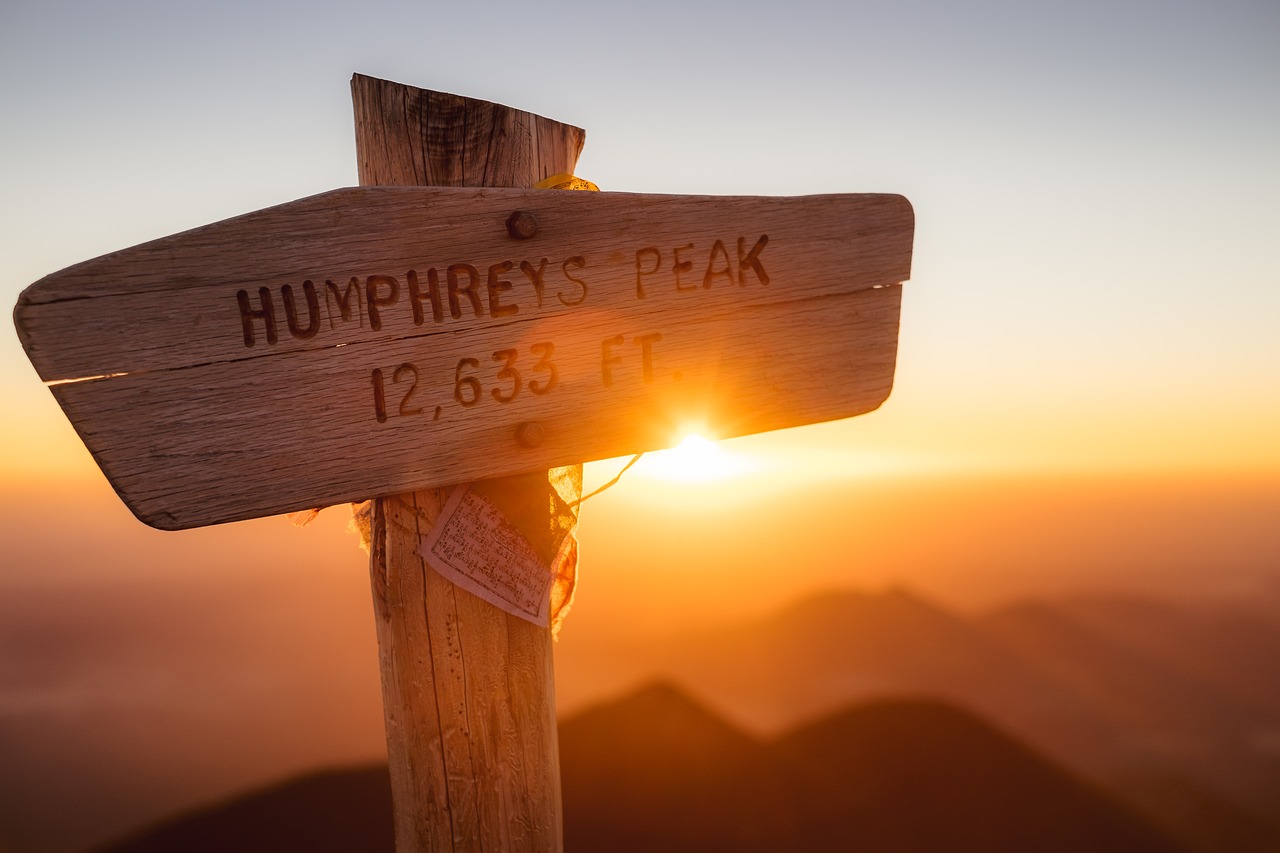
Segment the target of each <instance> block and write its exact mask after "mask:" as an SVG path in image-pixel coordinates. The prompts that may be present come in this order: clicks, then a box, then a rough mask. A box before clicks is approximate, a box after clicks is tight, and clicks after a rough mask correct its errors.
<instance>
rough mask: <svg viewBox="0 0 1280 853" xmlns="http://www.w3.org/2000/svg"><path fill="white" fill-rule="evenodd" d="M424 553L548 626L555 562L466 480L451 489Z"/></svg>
mask: <svg viewBox="0 0 1280 853" xmlns="http://www.w3.org/2000/svg"><path fill="white" fill-rule="evenodd" d="M418 553H420V554H421V555H422V556H423V557H424V558H425V559H426V561H427V563H428V564H429V565H430V566H431V567H432V568H433V569H435V570H436V571H438V572H439V573H440V574H442V575H444V576H445V577H446V578H448V579H449V580H451V581H453V582H454V583H455V584H457V585H458V586H460V587H462V588H463V589H465V590H467V591H468V592H472V593H474V594H475V595H478V596H480V597H481V598H483V599H484V600H485V601H487V602H489V603H490V604H492V605H494V606H495V607H499V608H501V609H502V610H505V611H506V612H507V613H510V614H512V615H514V616H519V617H520V618H522V619H527V620H529V621H530V622H533V623H534V624H537V625H542V626H546V624H547V611H548V609H549V606H550V600H551V596H550V587H551V582H552V580H553V579H554V577H555V575H554V572H553V571H552V567H551V566H548V565H546V564H545V563H544V562H543V561H542V560H540V559H539V558H538V555H537V554H536V553H534V550H533V547H532V546H531V545H529V543H528V541H527V540H526V539H525V538H524V536H522V535H521V534H520V531H518V530H516V529H515V527H514V526H512V524H511V523H510V522H509V521H507V519H506V517H505V516H503V514H502V513H501V512H500V511H499V510H498V508H497V507H495V506H494V505H493V504H492V503H490V502H489V501H488V500H487V499H486V498H484V497H483V496H481V495H478V494H476V493H475V492H473V491H471V490H470V489H469V488H467V487H466V486H465V485H464V486H457V487H456V488H454V490H453V492H452V494H450V495H449V499H448V500H447V501H445V505H444V509H443V510H442V511H441V513H440V518H439V519H438V520H437V521H436V524H435V526H434V527H433V528H432V529H431V532H430V533H428V534H427V535H426V536H424V537H422V547H421V548H419V550H418Z"/></svg>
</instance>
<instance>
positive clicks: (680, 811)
mask: <svg viewBox="0 0 1280 853" xmlns="http://www.w3.org/2000/svg"><path fill="white" fill-rule="evenodd" d="M560 746H561V755H562V768H563V780H564V804H565V847H566V849H567V850H568V851H570V853H574V851H577V853H590V851H611V853H628V851H664V853H682V851H699V853H702V851H709V850H712V851H719V850H723V851H770V852H771V853H782V852H783V851H797V852H798V851H832V850H852V849H874V850H878V851H939V850H948V851H969V850H972V851H986V852H987V853H999V851H1026V850H1037V851H1057V850H1061V851H1078V850H1089V851H1125V853H1143V851H1151V853H1157V851H1159V853H1166V851H1175V850H1177V849H1179V848H1177V847H1176V846H1175V845H1174V844H1173V843H1171V842H1170V841H1168V840H1167V839H1165V838H1164V837H1163V836H1161V835H1160V834H1159V832H1157V831H1156V830H1154V829H1153V828H1151V827H1150V826H1149V825H1147V824H1146V823H1144V822H1143V821H1142V820H1141V819H1139V818H1137V817H1135V816H1133V815H1132V814H1130V813H1129V812H1127V811H1126V810H1125V809H1124V808H1123V807H1122V806H1120V805H1118V804H1117V803H1116V802H1115V801H1113V800H1111V799H1110V798H1109V797H1108V796H1107V795H1105V794H1103V793H1102V792H1100V791H1098V790H1096V789H1094V788H1092V787H1090V786H1089V785H1088V784H1086V783H1084V782H1081V781H1079V780H1078V779H1076V778H1075V777H1073V776H1071V775H1070V774H1068V773H1066V772H1065V771H1063V770H1061V769H1060V768H1058V767H1056V766H1055V765H1053V764H1051V763H1050V762H1048V761H1047V760H1045V759H1043V758H1041V757H1040V756H1038V755H1036V754H1035V753H1033V752H1031V751H1030V750H1028V749H1026V748H1025V747H1023V746H1022V745H1021V744H1019V743H1017V742H1016V741H1014V740H1012V739H1011V738H1009V737H1007V736H1005V735H1004V734H1002V733H1000V732H999V731H997V730H996V729H994V728H992V727H991V726H989V725H987V724H986V723H984V722H982V721H981V720H978V719H977V718H975V717H973V716H971V715H969V714H967V713H965V712H963V711H960V710H958V709H956V708H954V707H952V706H949V705H946V704H942V703H937V702H928V701H909V700H903V701H883V702H877V703H873V704H869V705H866V706H861V707H856V708H853V709H850V710H847V711H844V712H841V713H838V714H835V715H833V716H830V717H826V718H824V719H822V720H820V721H818V722H815V723H812V724H810V725H806V726H804V727H801V728H799V729H796V730H794V731H792V732H790V733H788V734H785V735H783V736H782V737H780V738H778V739H776V740H773V741H769V742H765V741H761V740H757V739H755V738H752V737H750V736H748V735H746V734H743V733H742V732H740V731H738V730H737V729H735V728H734V727H732V726H731V725H729V724H728V723H726V722H724V721H723V720H721V719H720V718H718V717H717V716H715V715H714V714H711V713H710V712H708V711H706V710H705V709H704V708H702V707H701V706H699V705H698V704H697V703H695V702H694V701H693V700H691V699H690V698H689V697H688V696H687V695H686V694H684V693H682V692H681V691H679V690H677V689H675V688H673V687H670V686H667V685H662V684H659V685H654V686H650V687H647V688H645V689H642V690H640V691H639V692H637V693H635V694H633V695H630V696H628V697H626V698H624V699H621V700H619V701H617V702H613V703H610V704H607V705H602V706H599V707H597V708H594V709H591V710H589V711H586V712H584V713H582V714H579V715H578V716H576V717H574V718H572V719H570V720H567V721H565V722H564V723H563V724H562V725H561V728H560ZM230 850H235V851H239V852H240V853H255V851H268V850H269V851H276V853H279V851H294V850H296V851H308V853H328V851H335V853H336V851H352V850H360V851H388V852H389V851H392V850H393V844H392V837H391V829H390V794H389V783H388V780H387V775H386V769H385V768H383V767H375V768H358V769H351V770H341V771H332V772H327V773H322V774H317V775H314V776H308V777H305V778H302V779H298V780H294V781H291V782H288V783H286V784H284V785H281V786H278V787H275V788H271V789H268V790H263V791H257V792H253V793H250V794H248V795H246V796H244V797H242V798H239V799H237V800H234V801H232V802H228V803H225V804H222V805H219V806H214V807H211V808H209V809H205V810H203V811H200V812H196V813H192V814H189V815H186V816H183V817H180V818H177V819H175V820H174V821H172V822H170V823H167V824H165V825H163V826H160V827H158V828H154V829H151V830H148V831H146V832H144V833H142V834H140V835H137V836H135V837H134V838H132V839H130V840H128V841H125V842H122V843H118V844H115V845H113V846H110V847H107V848H104V849H103V853H170V851H173V853H176V852H177V851H183V853H206V851H230Z"/></svg>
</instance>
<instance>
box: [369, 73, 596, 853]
mask: <svg viewBox="0 0 1280 853" xmlns="http://www.w3.org/2000/svg"><path fill="white" fill-rule="evenodd" d="M351 91H352V99H353V102H354V107H355V125H356V153H357V156H358V158H359V169H360V172H359V174H360V183H361V184H362V185H366V186H367V185H400V186H404V185H421V186H428V185H437V186H468V187H509V188H520V187H530V186H532V185H533V184H535V183H537V182H538V181H540V180H543V179H545V178H547V177H550V176H552V175H555V174H559V173H562V172H572V171H573V168H574V165H575V163H576V162H577V158H578V154H579V153H580V151H581V150H582V144H583V140H584V137H585V134H584V132H583V131H582V130H580V129H579V128H576V127H571V126H568V125H564V124H560V123H558V122H555V121H551V120H549V119H545V118H542V117H540V116H535V115H532V114H530V113H527V112H522V111H519V110H514V109H510V108H508V107H504V106H500V105H498V104H492V103H488V102H485V101H477V100H472V99H469V98H462V97H457V96H454V95H446V94H441V93H438V92H430V91H425V90H422V89H416V88H413V87H410V86H404V85H400V84H396V83H390V82H387V81H383V80H376V79H373V78H370V77H364V76H360V75H356V76H355V77H354V78H353V79H352V81H351ZM370 450H371V452H377V450H376V447H373V448H370ZM502 488H503V490H504V491H505V492H506V497H507V498H508V499H509V500H510V501H519V502H521V503H523V504H524V505H525V506H528V507H535V508H541V507H547V506H549V505H550V504H551V501H550V500H549V493H550V492H551V488H552V487H551V486H550V484H549V483H548V479H547V477H546V476H545V475H542V476H533V477H513V478H509V479H508V480H507V481H504V483H503V485H502ZM446 494H447V492H446V491H445V490H427V491H419V492H413V493H410V494H402V495H396V496H393V497H386V498H381V499H378V500H376V501H375V502H374V506H373V511H372V519H371V528H372V530H371V533H372V535H371V548H370V572H371V581H372V585H373V591H374V604H375V608H376V616H377V627H378V648H379V658H380V663H381V668H382V696H383V704H384V712H385V716H386V726H387V754H388V759H389V763H390V767H391V788H392V796H393V800H394V804H395V831H396V849H397V850H398V851H400V853H410V852H411V851H413V853H417V851H453V852H454V853H461V851H480V850H484V851H530V853H534V852H535V851H536V853H544V851H559V850H561V849H562V848H563V833H562V818H561V798H560V760H559V752H558V744H557V739H556V719H555V685H554V676H553V671H552V654H551V634H550V631H549V629H547V628H541V627H538V626H536V625H533V624H532V623H530V622H527V621H525V620H523V619H520V618H517V617H515V616H510V615H508V614H506V613H505V612H503V611H501V610H499V609H498V608H496V607H494V606H493V605H491V604H489V603H487V602H485V601H483V600H481V599H479V598H477V597H475V596H474V595H472V594H471V593H469V592H467V591H466V590H463V589H461V588H459V587H456V586H455V585H453V584H452V583H450V582H449V581H448V580H446V579H445V578H443V577H442V576H440V574H438V573H437V572H435V571H433V570H432V569H430V568H429V567H428V566H427V565H426V563H425V561H424V560H423V558H422V557H421V556H420V555H419V553H418V548H419V543H420V536H421V535H422V534H425V533H426V532H427V531H428V530H429V529H430V528H431V525H432V523H433V522H434V521H435V519H436V517H437V516H438V514H439V512H440V509H441V506H442V505H443V503H444V499H445V496H446ZM535 535H536V534H535Z"/></svg>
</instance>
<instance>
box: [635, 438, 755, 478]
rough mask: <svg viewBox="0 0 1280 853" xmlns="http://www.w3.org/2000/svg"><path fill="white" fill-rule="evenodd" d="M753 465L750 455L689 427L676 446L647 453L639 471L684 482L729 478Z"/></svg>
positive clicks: (747, 471)
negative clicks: (723, 444) (732, 448)
mask: <svg viewBox="0 0 1280 853" xmlns="http://www.w3.org/2000/svg"><path fill="white" fill-rule="evenodd" d="M753 469H754V466H753V465H752V463H751V461H750V460H749V459H748V458H747V457H745V456H743V455H742V454H739V453H734V452H732V451H730V450H727V449H725V448H724V446H722V445H721V444H720V443H719V442H718V441H715V440H713V439H710V438H707V437H706V436H705V435H703V434H702V433H701V432H698V431H696V430H686V431H685V433H684V438H682V439H681V440H680V443H679V444H677V445H676V446H675V447H672V448H671V449H669V450H657V451H653V452H651V453H647V454H645V456H644V458H643V459H641V460H640V462H639V463H638V464H637V465H636V473H638V474H641V475H643V476H646V477H653V478H655V479H662V480H676V481H679V482H684V483H710V482H715V481H719V480H727V479H730V478H733V477H737V476H740V475H742V474H746V473H749V472H750V471H752V470H753Z"/></svg>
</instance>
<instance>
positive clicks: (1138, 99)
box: [0, 0, 1280, 840]
mask: <svg viewBox="0 0 1280 853" xmlns="http://www.w3.org/2000/svg"><path fill="white" fill-rule="evenodd" d="M1277 44H1280V7H1277V6H1276V4H1275V3H1273V2H1270V0H1220V2H1214V3H1207V2H1200V3H1195V2H1181V0H1174V2H1167V1H1166V0H1162V2H1155V0H1150V2H1147V0H1119V2H1116V0H1107V2H1102V0H1081V2H1075V3H1052V4H1050V3H1040V2H1016V3H1015V2H997V0H980V2H972V3H967V4H951V3H942V2H936V0H908V1H907V2H894V3H869V2H843V3H829V2H828V3H819V2H805V0H797V2H789V3H779V4H761V3H755V2H747V3H727V2H696V0H684V2H679V3H675V2H665V1H663V0H660V2H646V3H629V4H618V3H606V2H581V3H569V2H548V3H543V4H527V3H513V2H512V3H508V2H496V3H487V4H463V3H450V4H433V3H426V2H420V3H407V2H405V3H400V2H368V3H362V4H339V3H336V2H328V1H327V0H326V2H312V3H301V2H269V0H253V2H242V0H226V2H221V3H182V2H172V0H169V2H163V3H162V2H150V1H147V2H140V1H139V0H121V2H115V3H110V4H103V3H88V2H62V1H61V0H41V2H27V0H10V2H7V3H5V4H4V5H3V7H0V117H2V118H0V188H2V189H0V296H3V298H4V299H5V300H7V303H8V304H10V305H12V304H14V302H16V300H17V297H18V294H19V293H20V292H21V290H22V288H24V287H25V286H27V285H28V284H30V283H32V282H34V281H36V280H37V279H39V278H41V277H42V276H44V275H46V274H48V273H51V272H54V271H56V270H58V269H61V268H63V267H66V266H68V265H70V264H73V263H76V262H78V261H81V260H85V259H88V258H92V257H96V256H98V255H102V254H105V253H107V252H110V251H113V250H116V249H120V248H123V247H126V246H131V245H134V244H137V243H140V242H143V241H146V240H150V239H153V238H157V237H161V236H165V235H168V234H173V233H177V232H179V231H182V230H185V229H188V228H191V227H195V226H198V225H202V224H205V223H209V222H214V221H217V220H220V219H224V218H227V217H231V216H235V215H237V214H240V213H244V212H248V211H251V210H255V209H259V208H262V207H265V206H269V205H273V204H278V203H282V202H286V201H290V200H293V199H296V198H301V197H304V196H308V195H312V194H315V193H317V192H321V191H324V190H328V189H332V188H335V187H341V186H351V185H354V184H356V183H357V179H356V163H355V153H354V140H353V132H352V117H351V103H350V94H349V87H348V82H349V80H350V78H351V75H352V74H353V73H362V74H367V75H371V76H375V77H383V78H387V79H392V80H397V81H399V82H404V83H409V84H412V85H416V86H420V87H423V88H430V89H436V90H440V91H446V92H453V93H457V94H462V95H467V96H471V97H476V98H482V99H486V100H491V101H497V102H500V103H504V104H508V105H510V106H514V107H518V108H520V109H524V110H529V111H532V112H536V113H540V114H542V115H546V116H549V117H552V118H555V119H558V120H561V121H564V122H567V123H570V124H575V125H578V126H580V127H583V128H585V129H586V130H587V143H586V147H585V150H584V152H583V155H582V158H581V159H580V161H579V166H578V169H577V172H578V174H579V175H581V176H582V177H585V178H587V179H589V180H591V181H593V182H595V183H596V184H598V185H599V186H600V187H601V188H602V189H604V190H606V191H607V190H618V191H628V192H647V193H707V194H725V195H806V194H813V193H828V192H896V193H902V194H904V195H906V196H907V197H908V198H909V199H910V200H911V202H912V204H913V206H914V209H915V213H916V235H915V251H914V263H913V272H912V276H911V280H910V281H909V282H908V283H907V284H906V285H905V288H904V301H903V310H902V325H901V338H900V343H899V355H898V367H897V377H896V381H895V387H894V391H893V394H892V396H891V397H890V398H889V400H888V401H887V402H886V403H885V404H884V406H883V407H882V408H881V409H880V410H879V411H877V412H874V413H871V414H869V415H866V416H863V417H860V418H856V419H852V420H849V421H841V422H836V423H829V424H823V425H817V426H811V427H804V428H800V429H794V430H786V431H783V432H780V433H776V434H770V435H763V436H755V437H749V438H743V439H736V440H734V441H731V442H725V443H724V444H723V445H722V447H721V450H722V452H723V453H724V454H726V455H728V456H729V457H730V458H732V459H733V460H735V462H734V464H733V465H732V466H731V468H732V471H730V472H729V473H727V474H724V475H722V476H721V477H719V478H712V479H711V480H709V481H708V482H702V483H694V484H690V483H685V482H681V481H679V480H677V479H674V478H672V477H671V476H670V475H669V474H664V473H663V470H662V466H661V464H660V460H658V461H655V460H652V459H648V460H646V461H644V462H642V463H641V464H640V465H637V466H636V468H634V469H632V471H630V472H628V473H627V475H626V476H624V478H623V480H622V482H621V483H620V484H619V485H618V486H616V487H614V488H613V489H611V490H610V491H608V492H606V493H604V494H602V495H601V496H599V497H597V498H594V499H592V501H591V502H589V503H588V504H587V505H585V507H584V513H583V525H582V528H581V537H582V541H583V551H582V553H583V572H584V574H583V586H582V589H581V594H580V596H579V600H578V603H577V605H576V606H575V612H574V614H573V616H572V617H571V620H570V622H569V623H568V626H567V628H566V630H567V631H572V630H574V624H575V620H576V622H577V624H578V625H579V626H580V628H579V630H580V631H581V632H582V633H583V634H585V635H591V632H592V631H599V630H604V629H605V627H607V626H610V625H612V626H614V627H615V628H618V629H619V630H623V629H626V630H633V631H636V632H643V631H647V630H652V631H661V630H674V629H677V628H679V627H681V626H687V625H689V624H692V623H696V622H698V621H706V620H715V619H727V618H730V617H733V616H735V615H739V614H742V613H745V612H759V611H763V610H766V609H768V608H769V607H770V606H772V605H773V604H775V603H781V602H782V601H784V600H786V599H788V598H789V597H794V596H795V595H799V594H803V593H804V592H805V591H806V590H809V589H813V588H818V587H822V586H830V585H855V586H856V585H863V584H871V585H875V584H885V583H899V582H905V583H909V584H912V585H914V586H917V587H921V588H924V589H926V590H927V591H929V592H930V594H933V595H937V596H939V597H941V598H943V599H945V600H947V601H949V602H953V603H956V604H959V605H964V606H981V605H985V604H989V603H991V602H993V601H996V600H999V599H1001V598H1007V597H1010V596H1015V595H1023V594H1047V593H1056V592H1061V591H1069V590H1071V589H1080V588H1086V587H1091V586H1099V585H1106V584H1108V583H1120V582H1121V581H1123V582H1125V583H1129V582H1132V583H1133V584H1135V585H1138V586H1141V587H1143V588H1150V589H1154V588H1165V589H1184V590H1186V591H1187V592H1189V593H1196V594H1202V593H1204V592H1205V591H1206V590H1208V589H1210V588H1212V587H1213V586H1214V585H1217V586H1218V587H1222V588H1230V587H1232V586H1233V585H1236V586H1239V587H1241V588H1247V587H1248V585H1249V583H1252V582H1254V581H1255V580H1256V579H1257V578H1259V577H1262V576H1264V575H1266V574H1267V573H1268V572H1271V573H1274V571H1275V570H1276V568H1277V567H1280V532H1277V529H1276V528H1277V524H1276V518H1277V517H1280V440H1277V436H1280V258H1278V257H1277V251H1276V249H1277V245H1280V244H1278V243H1277V238H1276V235H1277V234H1278V233H1280V205H1277V203H1276V198H1277V197H1280V157H1277V154H1276V152H1277V151H1280V110H1277V109H1275V105H1276V103H1277V97H1278V95H1280V51H1277V50H1276V49H1275V46H1276V45H1277ZM0 398H2V399H3V400H4V401H5V403H4V413H5V416H4V418H3V419H0V490H2V495H0V497H2V499H3V504H4V511H3V514H0V542H3V543H4V547H3V548H0V553H2V554H3V556H0V596H3V595H5V594H6V593H5V590H6V589H7V590H11V591H12V590H25V591H30V590H32V589H44V588H48V589H55V588H59V589H70V588H73V587H77V588H92V589H99V588H124V587H128V588H130V589H137V590H139V593H138V594H139V595H146V594H147V593H146V592H144V591H145V590H148V589H151V590H160V589H165V590H172V589H175V588H176V587H177V585H178V584H180V583H183V582H186V581H184V580H183V579H191V582H193V583H194V582H196V581H197V580H198V581H199V582H200V583H212V584H216V585H218V588H219V589H221V590H223V591H224V592H226V591H228V590H232V591H234V590H236V589H243V590H244V591H245V595H252V594H254V591H255V590H258V591H260V590H261V589H262V588H263V587H262V585H263V584H265V583H267V582H268V581H267V580H265V579H264V578H268V577H279V578H286V577H287V578H295V577H297V576H298V573H299V572H301V571H302V569H299V568H298V567H290V568H288V569H282V568H280V565H281V563H282V562H283V561H288V560H289V559H290V557H289V555H290V554H292V553H295V552H296V553H297V554H298V555H299V556H298V558H297V559H298V560H299V562H300V563H302V564H304V565H305V564H306V563H307V561H312V562H311V565H312V567H314V568H316V571H317V573H318V574H317V576H318V577H325V578H329V579H330V580H333V578H335V577H338V576H339V575H341V576H342V577H343V578H344V581H343V582H344V583H346V581H347V580H349V577H348V576H347V575H345V574H343V573H345V572H351V573H354V574H355V575H359V574H360V573H361V572H362V571H363V564H364V557H363V555H362V554H361V553H360V551H359V549H358V548H357V547H356V544H355V541H354V539H353V538H352V537H350V535H349V534H347V533H345V531H344V529H343V528H344V525H345V521H344V519H343V518H342V512H343V511H342V510H341V509H334V510H330V511H329V512H328V513H327V514H326V515H325V516H322V519H323V520H322V521H321V522H318V523H317V525H316V526H315V527H314V528H308V529H305V530H301V531H299V530H296V529H294V528H292V527H291V526H290V525H289V524H288V523H287V522H286V521H284V520H283V519H279V518H274V519H265V520H261V521H252V522H244V523H238V524H232V525H224V526H219V527H215V528H211V529H208V530H198V531H185V532H181V533H160V532H157V531H151V530H149V529H147V528H144V527H143V526H142V525H141V524H140V523H138V522H137V521H135V520H134V519H133V518H132V517H131V516H130V515H129V513H128V512H127V510H125V509H124V508H123V507H122V506H121V505H120V504H119V502H118V501H117V500H116V499H115V498H114V496H113V495H112V494H111V492H110V488H109V486H108V485H107V484H106V482H105V480H104V479H103V478H102V476H101V474H100V473H99V472H98V471H97V469H96V467H95V466H94V464H93V462H92V460H91V459H90V458H89V456H88V454H87V452H85V451H84V449H83V447H82V445H81V444H80V442H79V440H78V439H77V438H76V436H75V434H74V432H73V430H72V429H71V428H70V426H69V425H68V424H67V423H66V421H65V419H64V418H63V416H62V414H61V412H60V411H59V410H58V407H57V405H56V403H55V402H54V401H53V398H52V397H51V395H50V394H49V393H48V391H47V390H45V389H44V388H43V387H42V385H41V382H40V380H39V379H38V377H37V376H36V374H35V371H34V370H33V369H32V368H31V367H30V365H29V363H28V362H27V360H26V358H25V355H24V354H23V352H22V349H21V346H20V345H19V343H18V341H17V337H16V335H15V334H14V333H13V332H12V331H10V332H8V333H2V334H0ZM622 464H623V460H611V461H607V462H600V463H595V464H590V465H588V468H587V478H588V485H589V486H591V485H599V484H601V483H603V482H604V481H606V480H608V479H609V478H610V477H611V476H612V475H613V473H615V472H616V471H617V470H618V468H620V467H621V465H622ZM273 573H274V574H273ZM326 582H328V581H326ZM357 586H358V584H357ZM335 588H336V587H335ZM344 588H345V587H344ZM8 594H10V595H13V593H12V592H10V593H8ZM24 594H26V593H24ZM655 596H657V597H656V598H655ZM14 600H16V599H14ZM356 606H358V607H365V606H367V603H366V602H364V601H361V602H358V603H357V604H356V605H352V607H356ZM352 630H356V629H352ZM366 640H367V638H366ZM569 641H570V640H566V642H569ZM0 840H2V839H0Z"/></svg>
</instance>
